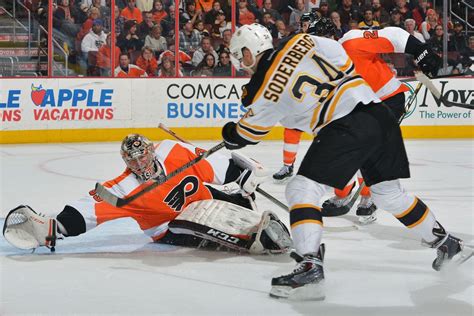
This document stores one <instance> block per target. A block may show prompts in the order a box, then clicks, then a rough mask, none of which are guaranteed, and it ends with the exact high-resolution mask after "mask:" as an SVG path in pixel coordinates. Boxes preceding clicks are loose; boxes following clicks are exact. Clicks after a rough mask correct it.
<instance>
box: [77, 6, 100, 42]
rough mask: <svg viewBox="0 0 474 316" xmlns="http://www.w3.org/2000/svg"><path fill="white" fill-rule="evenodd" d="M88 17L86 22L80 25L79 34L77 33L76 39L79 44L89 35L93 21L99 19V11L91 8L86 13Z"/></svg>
mask: <svg viewBox="0 0 474 316" xmlns="http://www.w3.org/2000/svg"><path fill="white" fill-rule="evenodd" d="M88 16H89V17H88V18H87V20H86V21H85V22H84V23H83V24H82V27H81V30H80V31H79V33H77V36H76V39H77V41H78V42H79V43H80V42H81V41H82V39H83V38H84V36H86V34H87V33H89V31H90V30H91V28H92V24H93V23H94V20H96V19H100V11H99V9H97V8H95V7H92V8H91V9H90V10H89V11H88Z"/></svg>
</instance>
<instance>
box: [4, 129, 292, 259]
mask: <svg viewBox="0 0 474 316" xmlns="http://www.w3.org/2000/svg"><path fill="white" fill-rule="evenodd" d="M120 152H121V155H122V158H123V160H124V162H125V164H126V166H127V168H126V170H125V171H124V172H123V173H122V174H121V175H120V176H118V177H116V178H115V179H113V180H110V181H107V182H105V184H104V186H105V187H106V188H108V189H109V190H110V191H111V192H113V193H114V194H116V195H118V196H121V197H126V196H129V195H132V194H134V193H135V192H137V191H139V190H141V189H142V188H143V186H144V185H146V184H145V182H146V181H147V180H149V179H152V178H156V177H159V176H161V175H166V174H169V173H170V172H172V171H173V170H175V169H177V168H179V167H181V166H182V165H184V164H186V163H188V162H189V161H191V160H193V159H194V158H196V157H197V156H198V155H200V153H202V152H203V150H202V149H200V148H197V147H194V146H192V145H189V144H184V143H180V142H175V141H171V140H163V141H161V142H160V143H158V144H156V146H155V145H154V144H153V143H152V142H151V141H149V140H148V139H147V138H146V137H144V136H142V135H139V134H131V135H128V136H127V137H125V139H124V140H123V142H122V144H121V151H120ZM232 157H233V158H232V159H229V158H227V157H225V156H223V155H220V154H214V155H212V156H209V157H208V158H207V159H203V160H201V161H200V162H199V163H197V164H195V165H193V166H192V167H191V168H188V169H187V170H185V171H183V172H182V173H180V174H178V175H176V176H175V177H173V178H171V179H169V180H168V181H166V182H165V183H163V184H162V185H160V186H158V187H157V188H155V189H154V190H152V191H150V192H148V193H147V194H144V195H143V196H141V197H140V198H138V199H136V200H135V201H133V202H132V203H130V204H128V205H126V206H124V207H121V208H119V207H114V206H112V205H109V204H107V203H106V202H105V201H102V200H101V199H100V197H99V196H98V195H97V194H96V193H95V191H94V190H92V191H90V192H89V194H88V195H86V196H84V197H83V198H81V199H79V200H77V201H75V202H71V203H68V204H67V205H66V206H65V207H64V209H63V210H62V212H60V213H59V214H58V215H57V216H56V217H55V218H48V217H42V216H40V215H38V214H36V212H34V211H33V210H32V209H31V208H30V207H28V206H23V205H21V206H19V207H17V208H16V209H14V210H12V211H11V212H10V213H9V214H8V216H7V218H6V220H5V226H4V230H3V233H4V236H5V238H6V239H7V240H8V241H9V242H10V243H12V244H13V245H15V246H17V247H19V248H23V249H31V248H33V249H34V248H36V247H38V246H47V247H50V248H51V247H54V246H55V241H56V239H58V238H61V237H70V236H78V235H81V234H83V233H86V232H87V231H89V230H91V229H93V228H95V227H97V226H98V225H100V224H102V223H105V222H108V221H111V220H114V219H119V218H124V217H130V218H133V219H134V220H135V221H136V222H137V223H138V225H139V226H140V228H141V229H142V230H143V232H144V233H145V234H146V235H148V236H149V237H150V238H151V239H152V240H153V241H157V242H161V243H167V244H174V245H183V246H194V247H196V246H198V245H200V244H201V242H202V241H203V238H204V239H208V240H210V241H212V242H211V243H209V242H207V243H206V244H207V245H211V246H213V247H214V246H217V245H219V244H221V245H224V246H228V247H230V248H234V249H237V250H241V251H249V252H251V253H264V252H266V251H267V250H268V251H270V252H276V253H278V252H283V251H286V250H287V249H288V247H289V246H290V244H291V241H290V239H289V234H288V233H287V230H286V227H284V225H283V224H282V223H281V222H280V221H279V220H278V218H277V217H276V216H275V215H274V214H273V213H268V212H266V213H264V215H261V214H258V212H256V211H253V210H251V208H252V206H251V203H252V201H250V196H251V195H252V194H253V191H254V190H255V188H256V185H258V184H259V183H260V181H262V180H264V178H265V175H264V173H263V172H262V168H260V167H261V166H259V165H258V164H257V163H254V162H252V161H251V160H250V159H247V158H246V157H245V156H243V155H241V154H237V155H234V153H233V154H232ZM233 181H235V182H237V183H238V184H239V185H240V187H241V189H242V191H241V192H242V193H243V194H244V196H243V195H242V194H241V193H236V194H226V193H224V192H222V191H219V190H217V189H215V188H213V187H211V186H210V185H208V184H207V183H210V184H225V183H229V182H233ZM203 218H204V219H205V220H204V221H203ZM211 219H212V221H211ZM232 220H234V224H233V225H232V227H227V226H226V225H225V223H228V221H232ZM240 220H243V222H248V223H251V224H248V225H247V226H245V225H243V226H242V225H241V224H242V223H241V222H240ZM38 223H41V225H40V224H38ZM239 225H240V226H239ZM211 229H213V230H212V231H211V233H210V235H209V236H206V234H207V233H208V232H209V231H210V230H211ZM239 229H240V230H239ZM216 232H217V233H216ZM219 233H220V234H219ZM25 234H26V236H27V237H28V238H26V239H25ZM226 235H227V236H226ZM198 236H204V237H198ZM275 236H276V237H275ZM206 237H208V238H206ZM272 238H273V239H274V240H272ZM220 239H221V240H220Z"/></svg>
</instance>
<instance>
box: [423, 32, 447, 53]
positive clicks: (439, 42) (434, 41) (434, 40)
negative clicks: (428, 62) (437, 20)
mask: <svg viewBox="0 0 474 316" xmlns="http://www.w3.org/2000/svg"><path fill="white" fill-rule="evenodd" d="M443 36H444V31H443V26H442V25H436V26H435V29H434V34H433V36H431V37H430V39H429V40H428V41H427V43H428V44H429V45H430V46H431V48H432V49H433V51H435V52H436V53H437V54H438V55H440V57H441V56H442V53H443Z"/></svg>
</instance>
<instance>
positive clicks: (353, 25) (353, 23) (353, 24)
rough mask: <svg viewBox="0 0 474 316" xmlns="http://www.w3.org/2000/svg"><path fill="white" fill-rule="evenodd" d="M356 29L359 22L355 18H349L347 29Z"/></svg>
mask: <svg viewBox="0 0 474 316" xmlns="http://www.w3.org/2000/svg"><path fill="white" fill-rule="evenodd" d="M357 29H359V22H357V20H350V21H349V30H357Z"/></svg>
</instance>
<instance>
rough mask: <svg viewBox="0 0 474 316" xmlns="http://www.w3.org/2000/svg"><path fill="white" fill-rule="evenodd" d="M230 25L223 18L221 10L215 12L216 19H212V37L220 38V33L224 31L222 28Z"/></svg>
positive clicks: (228, 27) (227, 27)
mask: <svg viewBox="0 0 474 316" xmlns="http://www.w3.org/2000/svg"><path fill="white" fill-rule="evenodd" d="M231 27H232V25H231V23H230V22H227V21H226V20H225V14H224V11H222V10H221V11H220V12H218V13H217V16H216V20H215V21H214V24H212V29H211V36H212V38H219V39H220V38H222V33H223V32H224V30H227V29H230V28H231Z"/></svg>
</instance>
